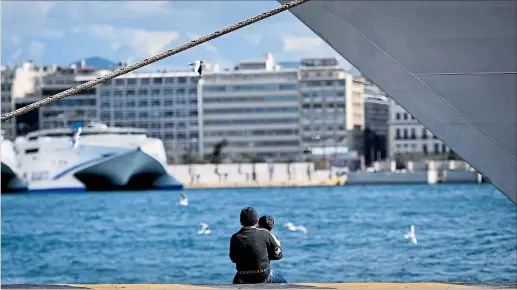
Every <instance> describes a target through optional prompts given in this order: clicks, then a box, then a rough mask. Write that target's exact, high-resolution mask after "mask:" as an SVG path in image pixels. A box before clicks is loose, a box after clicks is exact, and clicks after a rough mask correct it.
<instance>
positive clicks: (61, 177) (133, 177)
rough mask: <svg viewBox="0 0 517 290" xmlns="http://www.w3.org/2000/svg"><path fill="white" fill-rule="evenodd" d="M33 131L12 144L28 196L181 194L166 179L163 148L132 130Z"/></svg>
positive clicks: (172, 181)
mask: <svg viewBox="0 0 517 290" xmlns="http://www.w3.org/2000/svg"><path fill="white" fill-rule="evenodd" d="M74 127H75V128H59V129H47V130H38V131H34V132H31V133H28V134H27V135H26V136H24V137H19V138H17V139H16V141H15V146H16V149H17V151H18V156H17V157H18V160H19V163H20V168H21V172H22V178H23V180H24V181H25V182H26V183H27V187H28V191H29V192H41V191H46V192H77V191H79V192H83V191H106V190H148V189H156V190H157V189H169V190H181V189H182V188H183V186H182V184H180V183H179V182H178V181H177V180H175V179H174V178H173V177H172V176H170V175H169V174H168V173H167V158H166V155H165V149H164V146H163V142H162V141H161V140H160V139H156V138H151V137H149V136H147V134H146V131H145V130H143V129H137V128H117V127H108V126H107V125H105V124H89V125H88V126H86V127H82V126H74Z"/></svg>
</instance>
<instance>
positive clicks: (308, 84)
mask: <svg viewBox="0 0 517 290" xmlns="http://www.w3.org/2000/svg"><path fill="white" fill-rule="evenodd" d="M344 85H345V80H326V81H302V82H300V87H302V88H314V87H337V86H344Z"/></svg>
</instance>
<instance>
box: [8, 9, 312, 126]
mask: <svg viewBox="0 0 517 290" xmlns="http://www.w3.org/2000/svg"><path fill="white" fill-rule="evenodd" d="M309 1H310V0H294V1H291V2H289V3H286V4H283V5H280V6H278V7H276V8H273V9H271V10H269V11H266V12H264V13H261V14H259V15H256V16H253V17H250V18H248V19H246V20H244V21H241V22H239V23H236V24H233V25H230V26H228V27H226V28H224V29H221V30H218V31H216V32H213V33H211V34H208V35H205V36H202V37H200V38H198V39H196V40H192V41H190V42H187V43H185V44H183V45H181V46H178V47H176V48H174V49H170V50H167V51H165V52H163V53H161V54H158V55H155V56H153V57H150V58H147V59H144V60H142V61H140V62H137V63H135V64H132V65H129V66H127V67H124V68H120V69H118V70H116V71H114V72H112V73H110V74H107V75H104V76H102V77H100V78H97V79H95V80H92V81H89V82H87V83H84V84H81V85H78V86H75V87H73V88H71V89H68V90H66V91H63V92H61V93H58V94H55V95H53V96H50V97H48V98H45V99H42V100H39V101H37V102H34V103H31V104H29V105H27V106H24V107H21V108H19V109H17V110H14V111H12V112H9V113H5V114H3V115H2V117H1V121H2V122H3V121H7V120H9V119H12V118H14V117H16V116H19V115H21V114H25V113H27V112H29V111H31V110H34V109H37V108H39V107H42V106H44V105H47V104H49V103H52V102H55V101H58V100H61V99H63V98H65V97H68V96H70V95H74V94H77V93H79V92H81V91H83V90H86V89H89V88H91V87H94V86H96V85H98V84H101V83H103V82H105V81H107V80H111V79H113V78H115V77H118V76H120V75H123V74H126V73H128V72H131V71H134V70H136V69H139V68H141V67H144V66H146V65H149V64H151V63H153V62H156V61H159V60H161V59H164V58H166V57H169V56H171V55H174V54H176V53H178V52H182V51H184V50H187V49H190V48H192V47H195V46H198V45H200V44H202V43H205V42H207V41H209V40H212V39H215V38H218V37H220V36H223V35H225V34H228V33H230V32H233V31H235V30H237V29H240V28H243V27H245V26H248V25H250V24H253V23H255V22H258V21H260V20H263V19H266V18H268V17H271V16H273V15H276V14H278V13H280V12H284V11H286V10H289V9H291V8H293V7H296V6H298V5H301V4H303V3H305V2H309Z"/></svg>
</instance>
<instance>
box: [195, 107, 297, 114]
mask: <svg viewBox="0 0 517 290" xmlns="http://www.w3.org/2000/svg"><path fill="white" fill-rule="evenodd" d="M297 112H298V107H273V108H224V109H204V110H203V113H204V114H241V113H297Z"/></svg>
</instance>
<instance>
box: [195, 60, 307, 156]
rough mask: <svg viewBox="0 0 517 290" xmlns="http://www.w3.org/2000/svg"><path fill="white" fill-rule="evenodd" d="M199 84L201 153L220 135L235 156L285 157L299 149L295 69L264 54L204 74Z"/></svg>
mask: <svg viewBox="0 0 517 290" xmlns="http://www.w3.org/2000/svg"><path fill="white" fill-rule="evenodd" d="M202 88H203V92H202V94H203V100H202V102H203V103H202V117H201V118H202V120H203V124H202V126H203V128H202V146H203V148H202V152H203V153H204V154H205V155H208V154H210V153H211V151H212V148H213V146H214V145H215V144H217V143H218V142H220V141H222V140H224V139H226V140H227V141H228V148H227V149H226V150H225V151H226V152H228V153H230V154H231V155H232V156H231V158H233V159H235V160H239V159H241V160H242V158H246V157H247V156H248V157H249V155H256V156H258V157H261V158H264V159H266V160H286V159H294V158H296V157H297V156H298V155H299V154H300V152H301V147H300V137H299V130H298V122H299V120H298V118H299V101H298V99H299V96H298V71H297V70H296V69H282V68H280V67H279V66H278V65H276V64H275V62H274V59H273V57H272V55H271V54H268V55H266V58H265V59H264V60H262V61H247V62H241V63H240V64H239V65H238V66H237V67H236V68H235V69H234V70H231V71H224V72H220V73H214V74H206V75H204V77H203V80H202Z"/></svg>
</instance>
